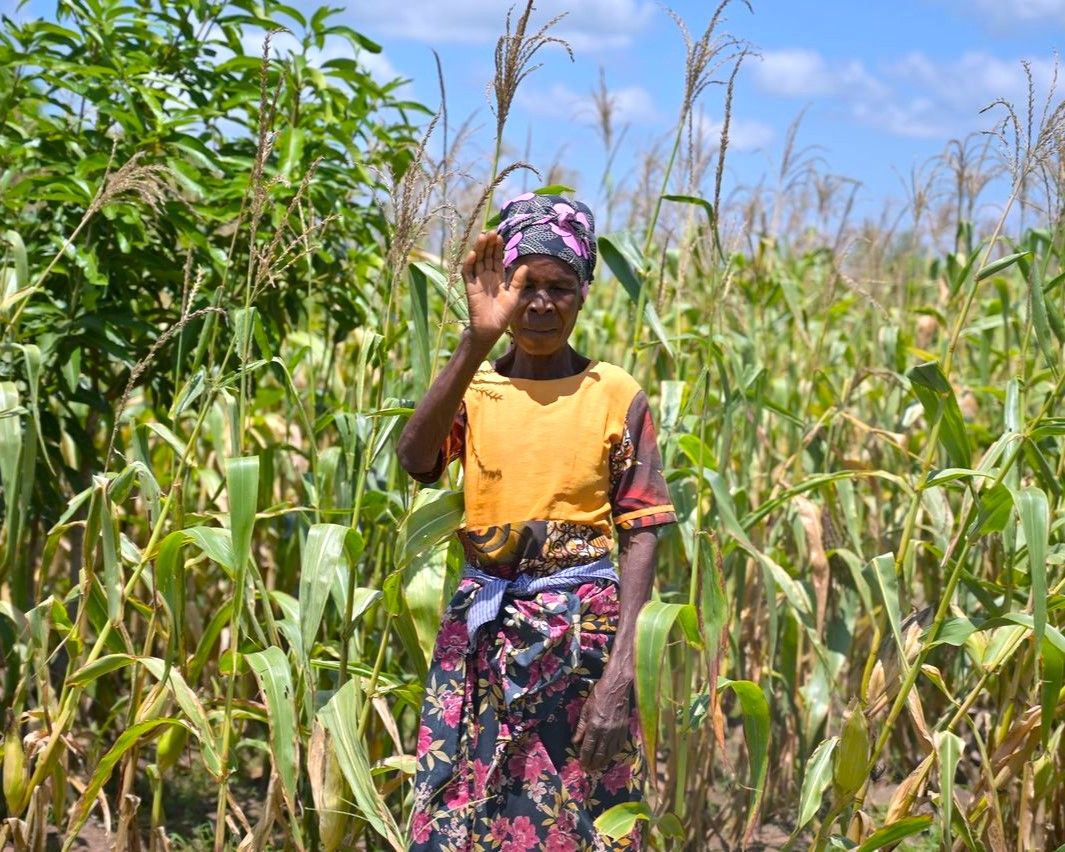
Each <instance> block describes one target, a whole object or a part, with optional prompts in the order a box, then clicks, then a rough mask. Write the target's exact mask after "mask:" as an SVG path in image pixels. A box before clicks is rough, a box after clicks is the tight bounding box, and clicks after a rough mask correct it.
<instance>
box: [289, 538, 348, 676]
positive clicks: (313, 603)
mask: <svg viewBox="0 0 1065 852" xmlns="http://www.w3.org/2000/svg"><path fill="white" fill-rule="evenodd" d="M349 536H352V537H356V538H358V543H357V544H356V543H354V542H353V544H352V547H353V548H354V550H353V551H352V552H355V553H356V555H357V553H360V552H361V551H362V546H361V545H362V537H361V536H360V535H359V533H358V531H356V530H353V529H351V528H350V527H344V526H340V525H339V524H314V525H313V526H312V527H311V528H310V529H309V530H308V531H307V541H306V542H305V543H304V545H303V554H302V558H301V561H300V594H299V604H300V638H301V649H302V655H303V659H304V661H306V660H307V659H308V658H309V655H310V652H311V646H312V645H313V644H314V639H315V637H316V636H317V635H318V628H319V627H320V626H321V623H322V616H323V615H324V613H325V605H326V603H327V602H328V600H329V593H330V591H331V590H332V588H333V585H334V583H336V581H337V579H338V577H340V576H344V577H346V576H347V573H348V571H349V570H350V567H349V565H348V562H347V550H346V548H345V544H346V542H347V540H348V537H349Z"/></svg>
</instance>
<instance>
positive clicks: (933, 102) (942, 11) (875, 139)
mask: <svg viewBox="0 0 1065 852" xmlns="http://www.w3.org/2000/svg"><path fill="white" fill-rule="evenodd" d="M714 5H715V3H714V2H712V1H711V2H708V0H702V2H697V0H675V2H674V3H673V4H672V8H673V9H675V11H676V12H678V13H679V14H680V16H681V17H682V18H683V19H684V20H685V21H686V22H687V24H688V27H689V29H690V30H691V31H692V32H693V34H695V35H696V36H698V34H699V33H701V31H702V29H703V28H704V27H705V24H706V22H707V20H708V18H709V15H710V14H711V12H712V10H713V7H714ZM752 5H753V6H754V13H753V14H751V13H749V12H748V11H747V10H746V9H745V8H743V7H742V5H740V4H734V5H733V6H732V7H730V10H729V12H728V22H727V24H726V27H727V29H728V30H729V31H730V32H731V33H733V34H735V35H736V36H739V37H741V38H744V39H746V40H748V41H749V42H751V43H752V44H753V45H754V47H755V48H756V49H757V50H758V51H759V52H760V53H761V58H760V59H757V58H756V59H752V60H751V61H750V62H749V64H748V65H747V66H746V67H745V68H744V70H743V71H742V72H741V76H740V81H739V84H738V86H737V92H736V99H735V108H734V112H733V117H734V126H733V132H732V139H733V148H732V150H731V152H730V155H729V160H728V163H729V176H728V183H730V184H731V185H733V186H735V185H737V184H753V183H757V182H758V181H759V180H760V179H761V178H763V177H764V176H771V175H773V174H775V172H776V169H777V165H778V163H779V158H780V155H781V151H782V148H783V144H784V138H785V135H786V132H787V128H788V125H789V124H790V123H791V122H792V121H793V120H794V119H795V117H796V116H797V115H798V113H799V112H800V111H801V110H802V109H804V108H805V109H806V113H805V117H804V119H803V122H802V125H801V130H800V134H799V137H798V140H799V144H800V145H802V146H805V145H816V146H818V148H819V153H820V154H821V156H822V157H823V158H824V160H825V162H826V163H827V165H828V168H829V169H830V170H831V171H833V172H835V173H838V174H842V175H846V176H849V177H853V178H856V179H858V180H860V181H861V182H862V185H863V188H862V190H861V204H862V208H863V209H865V210H866V211H867V212H868V213H869V214H870V215H873V211H875V210H878V209H879V208H880V207H881V206H882V205H883V203H884V202H885V201H886V200H887V199H889V198H897V199H901V198H902V197H903V196H904V189H903V186H902V180H903V179H908V177H909V174H910V172H911V169H912V168H913V167H915V166H920V164H922V163H924V162H925V161H926V160H927V159H928V158H929V157H931V156H933V155H934V154H936V153H938V152H939V151H941V150H942V148H943V146H944V144H945V143H946V142H947V141H948V140H949V139H951V138H952V137H960V136H964V135H965V134H966V133H969V132H972V131H977V130H980V129H984V128H986V127H988V126H989V125H990V124H991V120H990V119H989V117H988V116H986V115H985V116H981V115H980V114H979V111H980V109H981V108H982V107H984V106H986V105H987V104H988V103H990V102H991V101H992V100H993V99H995V98H996V97H1006V98H1008V99H1011V100H1015V101H1017V102H1018V103H1019V102H1021V100H1022V99H1023V98H1024V95H1025V78H1024V73H1023V69H1022V66H1021V60H1022V59H1028V60H1030V61H1031V63H1032V67H1033V71H1034V73H1035V76H1036V79H1037V81H1038V82H1039V83H1040V91H1045V90H1046V86H1047V84H1048V82H1049V80H1050V77H1051V74H1052V68H1053V64H1054V61H1055V51H1056V50H1058V49H1060V48H1061V46H1062V44H1063V42H1065V38H1063V37H1065V0H894V1H893V2H871V3H868V2H867V3H862V2H854V0H847V1H846V2H845V0H753V2H752ZM505 10H506V4H505V3H502V2H492V1H491V0H453V1H452V2H451V3H442V2H438V0H406V2H404V3H403V4H402V5H399V4H392V3H382V2H376V0H375V2H361V3H357V4H353V5H352V6H350V7H349V11H348V12H346V13H345V14H346V15H347V16H348V17H349V19H350V20H351V21H352V22H353V23H354V24H355V25H356V26H358V27H359V28H361V29H362V30H363V31H364V32H365V33H366V34H368V35H370V36H371V37H373V38H375V39H376V40H378V41H379V42H380V43H381V44H382V45H383V47H384V51H383V53H382V54H381V56H380V57H375V58H374V61H375V63H376V64H377V65H378V66H379V67H380V69H381V71H382V72H387V71H389V70H395V71H397V72H399V73H401V74H403V75H405V76H409V77H411V78H412V79H413V81H414V82H413V84H412V89H413V94H414V95H415V96H416V97H418V98H420V99H421V100H423V101H424V102H426V103H428V104H435V103H436V101H437V93H436V79H435V67H434V65H433V58H432V54H431V51H430V48H436V50H437V51H438V52H439V53H440V57H441V60H442V63H443V67H444V72H445V76H446V79H447V83H448V96H449V106H450V111H451V115H452V118H453V120H454V119H455V118H458V117H464V116H466V115H468V114H469V113H471V112H473V111H475V110H476V111H478V115H479V121H478V122H477V123H478V124H479V125H480V126H481V128H482V131H481V134H480V135H479V138H478V140H477V143H478V144H480V145H481V146H482V147H483V148H484V149H486V150H487V149H488V148H489V147H490V140H491V136H492V132H493V125H492V115H491V112H490V111H489V108H488V101H487V99H486V94H485V86H486V84H487V83H488V81H489V80H490V79H491V76H492V52H493V45H494V39H495V38H496V37H497V35H498V33H499V32H500V30H501V24H502V20H503V17H504V15H505ZM567 11H568V12H569V14H568V16H567V17H566V18H565V19H564V20H563V21H562V23H561V24H560V25H559V30H558V31H559V34H561V35H563V36H565V37H566V38H568V39H569V40H570V41H571V43H572V45H573V48H574V52H575V54H576V61H575V62H573V63H570V62H569V60H568V59H567V57H566V56H565V54H564V53H563V52H562V51H561V50H558V49H551V48H548V49H546V50H545V51H544V53H543V56H542V58H543V61H544V63H545V64H544V67H543V68H541V69H540V70H538V71H537V72H536V73H535V74H534V75H533V76H532V77H530V78H529V79H528V80H527V81H526V84H525V87H524V89H523V90H522V92H521V93H520V94H519V98H518V104H517V107H516V109H515V110H514V112H513V113H512V115H511V119H510V123H509V128H508V134H507V137H508V141H509V143H510V144H511V146H512V149H513V153H514V154H515V155H520V154H521V153H522V152H523V150H524V146H525V140H526V137H527V134H528V133H529V128H530V127H531V128H532V140H533V146H532V154H533V156H532V159H533V161H534V164H536V165H538V166H541V167H546V166H547V165H548V164H550V162H552V161H553V160H554V159H555V158H556V155H557V152H558V150H559V149H560V148H561V147H562V146H563V145H565V151H564V154H563V158H562V159H563V161H564V162H566V163H567V165H572V167H573V169H574V170H575V171H577V172H578V173H579V174H580V175H581V176H582V187H583V188H588V189H594V187H595V186H596V181H597V179H598V175H599V173H600V171H601V169H602V165H603V162H604V160H603V155H602V152H601V148H600V146H599V144H598V143H597V141H596V136H595V133H594V131H593V130H592V128H591V123H592V118H591V111H590V108H589V104H588V93H589V91H590V90H591V88H592V87H593V86H594V85H595V84H596V82H597V79H598V74H599V68H600V67H602V68H603V69H604V72H605V74H606V80H607V84H608V86H609V87H610V88H611V89H612V90H614V91H615V94H616V97H617V103H618V105H619V108H620V110H621V112H622V114H623V115H622V118H623V119H624V120H625V121H627V122H628V123H629V124H630V125H631V127H630V130H629V132H628V135H627V137H626V139H627V145H626V149H627V151H626V155H627V156H631V155H632V154H633V152H635V151H638V150H641V149H646V147H647V146H648V145H649V144H651V143H652V142H653V140H655V139H659V138H662V137H664V136H666V135H667V134H669V132H670V128H671V127H672V126H673V125H674V122H675V120H676V114H677V109H678V105H679V101H680V96H681V90H682V84H683V69H684V52H683V42H682V39H681V36H680V34H679V32H678V30H677V28H676V26H675V24H674V23H673V21H672V20H671V19H670V18H669V17H668V15H667V14H666V13H665V11H664V8H663V7H662V6H661V5H659V4H657V3H652V2H645V0H582V2H574V0H539V2H538V3H537V12H536V13H535V14H536V18H535V20H539V21H546V20H547V19H548V18H550V17H551V16H553V15H554V14H558V13H560V12H567ZM722 94H723V92H722V90H721V89H720V88H711V89H709V90H708V91H707V92H706V94H705V95H704V98H703V100H702V102H701V109H702V110H703V112H704V114H705V117H706V120H707V122H708V123H709V126H711V127H713V126H715V123H716V122H717V121H719V120H720V116H721V105H722V104H721V99H722ZM627 156H623V157H622V159H621V164H622V167H623V168H624V166H625V165H626V164H627V163H628V162H630V160H628V159H627Z"/></svg>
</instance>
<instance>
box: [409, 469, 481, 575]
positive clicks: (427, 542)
mask: <svg viewBox="0 0 1065 852" xmlns="http://www.w3.org/2000/svg"><path fill="white" fill-rule="evenodd" d="M464 511H465V504H464V501H463V495H462V492H461V491H445V490H440V489H436V488H422V489H421V490H420V491H419V492H418V494H417V495H416V496H415V498H414V502H413V503H412V504H411V508H410V512H408V513H407V515H406V517H404V518H403V520H402V521H401V522H400V525H399V530H398V534H397V536H396V551H395V559H396V567H397V568H405V567H406V566H408V565H410V564H411V563H412V562H413V561H414V560H415V559H417V558H418V557H419V556H421V555H423V554H425V553H428V552H429V551H430V550H432V549H433V548H434V547H436V546H437V545H438V544H440V543H441V542H442V541H444V540H446V539H447V537H448V536H450V535H451V534H452V533H453V532H455V530H457V529H458V526H459V524H460V523H462V514H463V512H464Z"/></svg>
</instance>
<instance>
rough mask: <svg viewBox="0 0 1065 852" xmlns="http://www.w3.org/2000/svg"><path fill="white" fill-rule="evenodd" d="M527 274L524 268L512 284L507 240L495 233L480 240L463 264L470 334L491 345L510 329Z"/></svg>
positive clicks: (490, 233) (487, 233)
mask: <svg viewBox="0 0 1065 852" xmlns="http://www.w3.org/2000/svg"><path fill="white" fill-rule="evenodd" d="M525 272H526V270H525V268H524V267H521V268H519V269H518V271H517V272H516V273H515V274H514V276H513V278H512V279H511V281H510V282H509V283H508V282H507V280H506V276H505V274H504V270H503V238H502V237H501V236H499V234H497V233H496V232H495V231H487V232H485V233H483V234H481V235H480V236H479V237H478V238H477V242H476V243H474V246H473V249H472V250H471V251H470V253H469V254H468V255H466V261H465V263H463V264H462V280H463V281H465V282H466V304H467V305H468V306H469V310H470V333H471V334H472V335H473V337H474V338H475V339H476V340H477V341H479V342H481V343H483V344H485V345H486V346H491V345H492V344H494V343H495V342H496V341H497V340H498V339H499V338H500V337H501V336H502V334H503V332H505V331H506V330H507V327H508V326H509V325H510V321H511V319H512V318H513V317H514V314H515V313H516V312H517V309H518V300H519V298H520V297H521V290H522V287H524V286H525Z"/></svg>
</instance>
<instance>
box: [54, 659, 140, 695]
mask: <svg viewBox="0 0 1065 852" xmlns="http://www.w3.org/2000/svg"><path fill="white" fill-rule="evenodd" d="M136 661H137V658H136V657H134V656H133V655H132V654H107V655H105V656H103V657H100V658H99V659H96V660H93V661H92V662H91V663H89V664H88V665H84V666H82V667H81V668H80V669H78V670H77V671H75V672H74V673H73V674H72V675H71V676H70V677H69V678H67V683H68V684H69V685H70V686H77V687H84V686H88V685H89V684H90V683H92V682H93V681H94V680H96V679H97V678H100V677H103V676H104V675H105V674H109V673H110V672H113V671H118V669H121V668H125V667H126V666H128V665H130V664H131V663H134V662H136Z"/></svg>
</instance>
